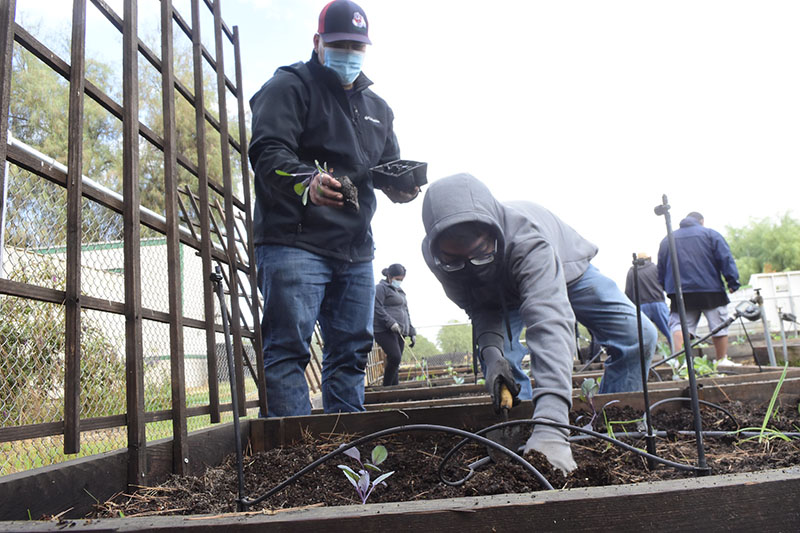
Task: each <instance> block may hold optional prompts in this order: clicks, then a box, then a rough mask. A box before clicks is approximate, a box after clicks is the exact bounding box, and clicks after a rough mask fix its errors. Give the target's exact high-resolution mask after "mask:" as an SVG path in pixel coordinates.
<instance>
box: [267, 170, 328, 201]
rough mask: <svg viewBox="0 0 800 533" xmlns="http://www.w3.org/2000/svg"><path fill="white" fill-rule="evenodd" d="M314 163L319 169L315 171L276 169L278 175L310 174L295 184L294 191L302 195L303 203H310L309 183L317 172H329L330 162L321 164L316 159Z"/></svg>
mask: <svg viewBox="0 0 800 533" xmlns="http://www.w3.org/2000/svg"><path fill="white" fill-rule="evenodd" d="M314 164H315V165H316V166H317V170H316V171H315V172H298V173H297V174H292V173H289V172H285V171H283V170H276V171H275V174H277V175H278V176H287V177H291V178H299V177H301V176H308V177H306V178H305V179H303V180H302V181H300V182H298V183H295V184H294V192H295V193H297V196H301V197H302V199H303V205H306V204H307V203H308V185H309V183H311V178H313V177H314V175H315V174H317V173H322V172H325V173H328V163H323V164H322V165H321V166H320V164H319V161H317V160H316V159H315V160H314ZM330 172H333V169H330Z"/></svg>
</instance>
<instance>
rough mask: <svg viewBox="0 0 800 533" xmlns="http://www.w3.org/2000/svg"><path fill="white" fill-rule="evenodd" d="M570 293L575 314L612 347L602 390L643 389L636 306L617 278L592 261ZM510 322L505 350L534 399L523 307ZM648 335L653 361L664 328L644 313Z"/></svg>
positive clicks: (524, 393)
mask: <svg viewBox="0 0 800 533" xmlns="http://www.w3.org/2000/svg"><path fill="white" fill-rule="evenodd" d="M567 296H568V298H569V303H570V304H571V305H572V310H573V311H574V312H575V317H576V318H577V319H578V321H579V322H580V323H581V324H583V325H584V326H586V329H588V330H589V331H590V332H591V333H592V335H593V337H594V338H595V340H596V341H597V342H598V343H599V344H602V345H603V346H605V347H606V351H607V352H608V359H606V362H605V373H604V374H603V379H602V381H601V382H600V393H603V394H605V393H610V392H627V391H636V390H641V389H642V370H641V361H640V358H639V333H638V328H637V321H636V307H635V306H634V305H633V304H632V303H631V301H630V300H629V299H628V297H627V296H625V294H624V293H623V292H622V291H620V290H619V287H617V284H616V283H614V282H613V281H612V280H610V279H609V278H607V277H605V276H604V275H603V274H601V273H600V271H599V270H597V269H596V268H595V267H594V266H592V265H589V268H588V269H587V270H586V272H584V274H583V276H581V277H580V278H578V279H577V280H575V281H573V282H572V283H570V284H569V285H567ZM509 322H510V323H511V334H512V339H513V341H512V342H509V339H506V340H505V346H504V352H503V353H504V354H505V356H506V358H507V359H508V360H509V362H510V363H511V366H512V370H513V372H514V378H515V379H516V381H517V383H519V385H520V386H521V387H522V388H521V390H520V393H519V399H520V400H530V399H532V397H533V396H532V395H533V389H532V387H531V382H530V378H529V377H528V375H527V374H525V372H524V371H523V370H522V358H523V357H524V356H525V354H526V353H528V350H527V349H526V348H524V347H523V346H522V344H521V343H520V342H519V336H520V333H521V332H522V320H521V317H520V314H519V310H518V309H514V310H510V311H509ZM642 339H643V344H644V355H645V361H646V363H647V366H649V365H650V360H651V359H652V358H653V352H654V351H655V349H656V342H657V340H658V332H657V331H656V328H655V326H653V324H652V323H651V322H650V320H648V319H647V318H646V317H644V316H643V317H642ZM571 355H572V354H569V356H571ZM566 356H567V355H566V354H565V357H566ZM645 368H647V367H645Z"/></svg>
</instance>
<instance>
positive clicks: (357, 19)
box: [353, 11, 367, 28]
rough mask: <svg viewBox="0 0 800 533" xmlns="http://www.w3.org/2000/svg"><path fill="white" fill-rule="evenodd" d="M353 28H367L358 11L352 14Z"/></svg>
mask: <svg viewBox="0 0 800 533" xmlns="http://www.w3.org/2000/svg"><path fill="white" fill-rule="evenodd" d="M353 26H355V27H356V28H366V27H367V22H366V21H365V20H364V17H363V16H362V15H361V13H359V12H358V11H356V12H355V13H353Z"/></svg>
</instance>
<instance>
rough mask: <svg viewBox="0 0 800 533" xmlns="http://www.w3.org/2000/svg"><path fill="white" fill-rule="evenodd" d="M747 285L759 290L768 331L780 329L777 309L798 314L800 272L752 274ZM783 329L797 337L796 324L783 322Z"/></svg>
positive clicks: (799, 308) (799, 309)
mask: <svg viewBox="0 0 800 533" xmlns="http://www.w3.org/2000/svg"><path fill="white" fill-rule="evenodd" d="M749 284H750V286H751V287H752V288H753V290H755V289H760V290H761V297H762V298H764V312H765V314H766V317H767V321H768V322H769V329H770V331H773V332H775V331H780V329H781V325H780V322H779V321H780V318H779V315H778V309H780V311H781V312H783V313H791V314H793V315H795V316H797V315H798V312H800V270H792V271H790V272H771V273H769V274H764V273H760V274H753V275H752V276H750V282H749ZM734 296H735V294H734ZM783 327H784V328H785V329H786V331H787V332H789V331H791V332H793V333H794V334H795V335H797V332H798V326H797V323H794V324H792V323H791V322H784V324H783Z"/></svg>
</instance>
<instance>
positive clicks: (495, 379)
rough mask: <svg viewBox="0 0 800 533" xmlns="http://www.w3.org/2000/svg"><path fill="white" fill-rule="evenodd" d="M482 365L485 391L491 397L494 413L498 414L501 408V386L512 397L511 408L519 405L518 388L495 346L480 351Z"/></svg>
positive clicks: (505, 361)
mask: <svg viewBox="0 0 800 533" xmlns="http://www.w3.org/2000/svg"><path fill="white" fill-rule="evenodd" d="M481 357H482V358H483V364H484V366H485V367H486V369H485V374H486V389H487V390H488V391H489V394H491V395H492V406H493V407H494V412H495V413H500V411H501V410H502V407H501V405H500V399H501V398H500V396H501V388H502V386H503V385H505V386H506V387H508V391H509V392H510V393H511V396H512V406H513V405H519V398H518V395H519V391H520V386H519V384H518V383H517V382H516V381H515V380H514V374H512V373H511V365H510V364H509V362H508V359H506V358H505V357H503V352H501V351H500V349H499V348H497V347H495V346H487V347H486V348H484V349H483V350H482V351H481Z"/></svg>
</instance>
